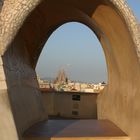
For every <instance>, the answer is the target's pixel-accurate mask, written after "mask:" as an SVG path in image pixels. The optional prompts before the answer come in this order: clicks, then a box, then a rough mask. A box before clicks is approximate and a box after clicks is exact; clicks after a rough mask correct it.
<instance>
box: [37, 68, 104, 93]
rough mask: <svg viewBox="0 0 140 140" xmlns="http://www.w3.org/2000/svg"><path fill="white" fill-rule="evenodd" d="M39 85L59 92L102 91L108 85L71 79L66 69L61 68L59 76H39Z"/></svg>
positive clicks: (44, 88) (44, 89) (42, 88)
mask: <svg viewBox="0 0 140 140" xmlns="http://www.w3.org/2000/svg"><path fill="white" fill-rule="evenodd" d="M37 79H38V83H39V87H40V89H41V90H42V91H48V92H49V91H51V92H52V91H58V92H63V91H65V92H87V93H100V92H101V91H102V90H103V89H104V87H105V86H106V83H105V82H102V83H98V84H95V83H85V82H77V81H72V80H70V79H69V78H68V77H67V75H66V73H65V70H64V69H61V70H59V72H58V74H57V77H56V78H55V79H54V80H53V79H52V78H48V79H47V78H40V76H39V75H38V76H37Z"/></svg>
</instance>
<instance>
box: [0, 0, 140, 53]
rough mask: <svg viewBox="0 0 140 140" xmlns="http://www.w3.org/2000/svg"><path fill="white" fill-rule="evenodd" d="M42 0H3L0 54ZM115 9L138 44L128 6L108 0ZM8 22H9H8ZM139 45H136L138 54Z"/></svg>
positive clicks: (0, 14)
mask: <svg viewBox="0 0 140 140" xmlns="http://www.w3.org/2000/svg"><path fill="white" fill-rule="evenodd" d="M41 1H42V0H12V1H11V0H5V1H4V5H3V7H2V11H1V13H0V46H1V47H0V54H3V53H4V51H5V50H6V48H7V47H8V45H9V44H10V42H11V41H12V39H13V38H14V36H15V35H16V33H17V32H18V30H19V28H20V27H21V26H22V24H23V22H24V20H25V19H26V17H27V16H28V15H29V14H30V12H31V11H32V10H33V9H34V8H35V7H36V6H37V5H38V4H39V3H40V2H41ZM109 1H110V2H111V3H112V4H113V5H115V6H116V9H119V11H120V14H121V16H122V17H124V18H125V20H126V23H127V25H128V26H129V29H130V32H131V34H132V37H133V39H134V42H135V43H136V46H139V45H140V41H139V40H140V39H139V38H140V37H138V36H137V35H136V34H138V25H137V22H136V18H135V17H134V16H133V14H132V12H131V10H130V8H128V6H127V3H126V2H125V1H124V0H109ZM11 9H12V10H11ZM9 23H10V24H9ZM139 48H140V47H136V49H137V52H138V54H139V52H140V50H139Z"/></svg>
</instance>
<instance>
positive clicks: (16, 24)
mask: <svg viewBox="0 0 140 140" xmlns="http://www.w3.org/2000/svg"><path fill="white" fill-rule="evenodd" d="M40 1H41V0H5V1H4V5H3V7H2V11H1V13H0V53H1V54H2V53H3V52H4V51H5V50H6V47H7V46H8V45H9V43H10V42H11V41H12V39H13V38H14V36H15V35H16V33H17V32H18V30H19V28H20V27H21V25H22V24H23V22H24V20H25V19H26V17H27V16H28V14H29V13H30V12H31V11H32V10H33V9H34V8H35V7H36V5H37V4H38V3H39V2H40ZM9 23H10V24H9Z"/></svg>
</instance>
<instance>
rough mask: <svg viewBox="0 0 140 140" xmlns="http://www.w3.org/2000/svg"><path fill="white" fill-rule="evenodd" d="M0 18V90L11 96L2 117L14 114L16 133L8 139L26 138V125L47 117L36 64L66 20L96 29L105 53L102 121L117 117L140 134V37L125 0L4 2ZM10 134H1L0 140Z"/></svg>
mask: <svg viewBox="0 0 140 140" xmlns="http://www.w3.org/2000/svg"><path fill="white" fill-rule="evenodd" d="M0 17H1V21H0V24H1V26H0V31H1V34H0V54H1V56H2V59H1V61H0V69H1V71H2V72H3V74H2V76H1V77H0V78H1V81H2V82H1V83H2V84H3V85H4V86H3V87H4V88H0V90H1V91H2V92H3V94H2V96H1V99H3V98H4V99H5V100H7V102H8V101H9V99H10V110H9V108H8V109H7V108H6V107H5V106H6V105H7V102H1V104H2V107H3V109H4V114H3V115H2V116H3V117H4V115H5V116H6V118H7V119H8V118H10V119H8V122H9V124H10V125H11V128H12V131H14V132H12V131H10V130H9V131H8V133H9V136H11V137H10V139H18V137H19V138H20V139H22V134H23V132H24V131H25V130H26V129H27V128H28V127H30V126H31V125H32V124H34V123H36V122H38V121H41V120H45V119H47V113H46V110H45V108H44V107H43V105H42V103H41V96H40V92H39V89H38V84H37V80H36V74H35V71H34V67H35V65H36V62H37V59H38V57H39V54H40V52H41V50H42V47H43V46H44V43H45V42H46V39H47V38H48V37H49V35H50V34H51V33H52V32H53V31H54V30H55V29H56V28H57V27H59V26H60V25H61V24H63V23H65V22H68V21H78V22H81V23H84V24H86V25H87V26H89V27H90V28H91V29H92V30H94V32H95V33H96V35H97V37H98V39H99V40H100V42H101V44H102V46H103V49H104V52H105V56H106V60H107V67H108V73H109V78H108V83H109V85H108V87H107V88H106V89H105V90H104V92H103V93H102V94H100V95H99V97H98V103H97V105H98V117H99V119H109V120H111V121H113V122H114V123H115V124H116V125H118V126H119V127H120V128H121V129H122V130H123V131H125V132H126V133H127V134H129V135H130V136H131V137H132V139H133V140H137V139H138V138H139V132H138V131H137V130H139V129H138V128H139V124H140V119H139V118H138V116H139V115H140V108H139V107H138V106H139V98H140V95H139V94H138V93H139V91H140V87H139V82H140V76H139V69H140V64H139V47H140V39H139V37H140V36H139V33H138V26H137V22H136V19H135V17H134V16H133V14H132V13H131V11H130V9H129V8H128V7H127V4H126V3H125V1H124V0H88V1H87V0H86V1H85V0H83V1H75V0H71V1H67V2H65V1H64V0H61V1H59V2H57V1H55V0H50V1H41V0H30V1H29V0H22V1H21V0H18V1H12V2H11V1H10V0H5V1H4V4H3V7H2V10H1V13H0ZM132 65H133V66H132ZM3 96H4V97H3ZM2 101H3V100H2ZM31 110H32V113H34V114H35V115H32V113H31ZM118 114H119V115H118ZM12 116H13V117H14V121H13V117H12ZM27 116H28V117H27ZM6 123H7V122H6V120H4V121H3V124H2V125H1V128H2V129H3V128H5V129H7V126H6V125H5V124H6ZM130 123H131V124H130ZM15 126H16V128H17V132H18V135H19V136H18V137H17V136H16V135H17V133H16V130H15ZM0 130H1V129H0ZM1 132H2V131H0V133H1ZM9 136H8V135H7V134H5V133H4V134H3V133H2V134H1V137H2V139H4V138H5V139H6V138H7V137H9Z"/></svg>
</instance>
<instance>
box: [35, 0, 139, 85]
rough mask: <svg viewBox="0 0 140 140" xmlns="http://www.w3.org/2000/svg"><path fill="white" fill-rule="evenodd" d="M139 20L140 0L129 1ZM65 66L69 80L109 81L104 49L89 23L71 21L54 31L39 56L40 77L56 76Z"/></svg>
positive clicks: (37, 69) (38, 72)
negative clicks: (87, 24)
mask: <svg viewBox="0 0 140 140" xmlns="http://www.w3.org/2000/svg"><path fill="white" fill-rule="evenodd" d="M128 4H129V6H130V7H131V8H132V10H133V12H134V14H135V15H136V17H137V19H138V21H140V0H128ZM60 69H64V70H65V72H66V75H67V76H68V78H69V79H70V80H74V81H80V82H88V83H99V82H103V81H105V82H107V68H106V60H105V56H104V52H103V49H102V47H101V45H100V43H99V41H98V39H97V38H96V36H95V34H94V32H92V31H91V29H89V28H88V27H87V26H85V25H83V24H81V23H77V22H70V23H66V24H64V25H62V26H60V27H59V28H58V29H57V30H56V31H54V32H53V33H52V35H51V36H50V38H49V39H48V41H47V42H46V44H45V46H44V48H43V50H42V53H41V55H40V57H39V60H38V63H37V67H36V72H37V74H38V75H39V76H40V77H41V78H49V79H50V78H55V77H56V76H57V73H58V71H59V70H60Z"/></svg>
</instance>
